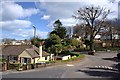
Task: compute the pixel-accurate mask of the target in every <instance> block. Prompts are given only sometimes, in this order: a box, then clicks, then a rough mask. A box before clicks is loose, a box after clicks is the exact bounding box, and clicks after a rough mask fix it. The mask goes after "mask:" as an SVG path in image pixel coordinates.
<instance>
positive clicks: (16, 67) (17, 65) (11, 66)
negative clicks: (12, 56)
mask: <svg viewBox="0 0 120 80" xmlns="http://www.w3.org/2000/svg"><path fill="white" fill-rule="evenodd" d="M20 65H21V64H20V63H12V64H11V63H9V66H8V68H9V69H18V68H19V67H20Z"/></svg>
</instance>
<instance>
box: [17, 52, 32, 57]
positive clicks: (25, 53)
mask: <svg viewBox="0 0 120 80" xmlns="http://www.w3.org/2000/svg"><path fill="white" fill-rule="evenodd" d="M19 57H26V58H32V56H31V55H30V54H29V53H28V52H27V51H23V52H22V53H21V54H20V55H19Z"/></svg>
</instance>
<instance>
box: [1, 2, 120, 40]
mask: <svg viewBox="0 0 120 80" xmlns="http://www.w3.org/2000/svg"><path fill="white" fill-rule="evenodd" d="M118 1H119V0H102V1H98V0H78V2H64V0H63V2H55V1H54V2H48V1H45V0H44V1H43V2H20V1H19V2H10V1H9V2H6V1H2V2H1V4H0V6H1V8H2V9H1V11H0V15H1V16H2V19H1V20H0V25H2V26H1V27H0V28H1V29H2V34H1V36H2V37H1V38H15V39H29V38H31V37H33V27H32V26H33V25H34V26H35V27H36V28H37V34H36V35H37V36H38V37H40V38H47V36H48V33H49V32H50V31H52V29H53V28H52V24H53V23H54V21H55V20H57V19H60V20H61V22H62V23H63V26H65V27H68V26H74V25H75V24H76V23H78V21H77V20H75V19H74V18H72V15H73V14H74V12H75V11H76V10H78V9H79V8H80V7H83V6H86V5H87V6H88V5H94V6H100V7H104V8H106V9H110V10H111V12H112V13H111V14H110V15H109V16H108V18H109V19H112V18H117V17H118Z"/></svg>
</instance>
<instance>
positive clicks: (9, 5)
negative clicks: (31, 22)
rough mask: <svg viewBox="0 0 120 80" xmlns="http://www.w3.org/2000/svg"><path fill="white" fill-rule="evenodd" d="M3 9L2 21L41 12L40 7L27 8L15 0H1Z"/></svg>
mask: <svg viewBox="0 0 120 80" xmlns="http://www.w3.org/2000/svg"><path fill="white" fill-rule="evenodd" d="M0 6H1V11H0V15H2V21H8V20H15V19H19V18H25V17H30V16H32V15H34V14H37V13H38V12H39V9H35V8H28V9H25V8H23V7H22V6H21V5H19V4H16V3H14V2H5V1H3V2H1V4H0Z"/></svg>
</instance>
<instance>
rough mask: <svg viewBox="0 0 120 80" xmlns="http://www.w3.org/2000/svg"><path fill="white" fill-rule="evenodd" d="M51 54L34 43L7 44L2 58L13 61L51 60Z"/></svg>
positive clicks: (36, 61) (34, 61)
mask: <svg viewBox="0 0 120 80" xmlns="http://www.w3.org/2000/svg"><path fill="white" fill-rule="evenodd" d="M50 56H51V55H50V54H49V53H47V52H45V51H43V50H42V45H40V47H39V48H37V47H35V46H32V45H6V46H3V47H2V58H5V59H6V60H8V61H9V62H11V63H38V62H40V61H49V60H50Z"/></svg>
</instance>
